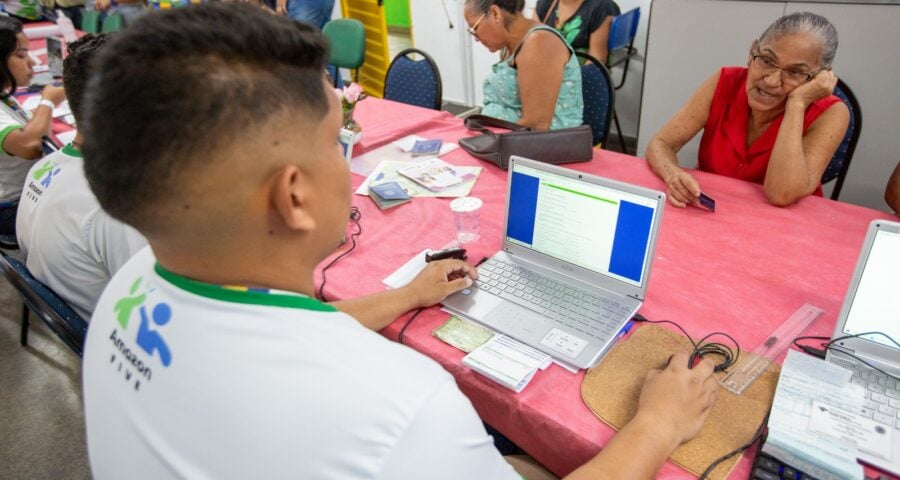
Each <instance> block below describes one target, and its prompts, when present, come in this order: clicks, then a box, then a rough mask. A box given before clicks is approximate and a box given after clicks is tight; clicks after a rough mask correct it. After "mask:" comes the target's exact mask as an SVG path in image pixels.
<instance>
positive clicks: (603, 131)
mask: <svg viewBox="0 0 900 480" xmlns="http://www.w3.org/2000/svg"><path fill="white" fill-rule="evenodd" d="M575 54H576V55H578V58H579V59H580V60H581V64H582V65H581V94H582V96H583V98H584V113H583V121H584V123H585V124H587V125H590V126H591V131H592V132H593V137H594V139H593V141H594V145H597V144H600V145H602V146H604V147H605V146H606V140H607V139H608V138H609V127H610V119H611V118H612V115H613V111H614V107H615V104H616V96H615V89H613V85H612V79H610V76H609V71H608V70H607V69H606V67H604V66H603V64H602V63H600V61H599V60H597V59H596V58H594V57H592V56H590V55H588V54H586V53H582V52H576V53H575ZM620 141H621V139H620Z"/></svg>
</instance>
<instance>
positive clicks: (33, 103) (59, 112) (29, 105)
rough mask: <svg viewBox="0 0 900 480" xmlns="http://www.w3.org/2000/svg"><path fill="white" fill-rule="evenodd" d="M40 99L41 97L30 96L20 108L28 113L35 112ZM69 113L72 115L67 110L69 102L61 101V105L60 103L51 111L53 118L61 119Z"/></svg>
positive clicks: (69, 110)
mask: <svg viewBox="0 0 900 480" xmlns="http://www.w3.org/2000/svg"><path fill="white" fill-rule="evenodd" d="M41 98H42V97H41V96H40V95H32V96H30V97H28V98H27V99H25V101H24V102H22V108H24V109H25V110H28V111H34V110H36V109H37V108H38V106H39V105H40V104H41ZM70 113H72V109H71V108H69V101H68V100H63V102H62V103H60V104H59V105H57V106H56V108H54V109H53V118H57V117H62V116H64V115H68V114H70Z"/></svg>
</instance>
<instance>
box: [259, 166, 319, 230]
mask: <svg viewBox="0 0 900 480" xmlns="http://www.w3.org/2000/svg"><path fill="white" fill-rule="evenodd" d="M311 187H312V183H311V182H310V181H309V178H308V177H307V176H306V175H305V174H304V173H303V172H302V171H301V170H300V169H299V168H297V167H296V166H294V165H287V166H285V167H282V169H281V170H279V171H278V173H277V174H276V176H275V182H274V183H273V186H272V190H271V192H270V195H271V201H272V205H274V206H275V212H276V213H277V215H278V217H279V218H280V219H281V221H282V223H283V225H284V226H285V228H287V229H288V230H293V231H303V232H310V231H312V230H314V229H315V228H316V220H315V218H313V216H312V212H310V211H309V210H308V208H309V199H310V196H311V195H312V190H311Z"/></svg>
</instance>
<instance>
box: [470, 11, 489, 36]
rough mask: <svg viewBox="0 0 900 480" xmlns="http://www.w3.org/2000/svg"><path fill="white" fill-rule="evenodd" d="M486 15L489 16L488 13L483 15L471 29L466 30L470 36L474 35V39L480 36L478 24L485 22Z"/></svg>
mask: <svg viewBox="0 0 900 480" xmlns="http://www.w3.org/2000/svg"><path fill="white" fill-rule="evenodd" d="M486 15H487V12H484V13H482V14H481V16H480V17H478V20H475V23H473V24H472V26H471V27H469V28H467V29H466V31H467V32H469V35H472V36H473V37H475V36H477V35H478V33H477V30H478V24H480V23H481V21H482V20H484V17H485V16H486Z"/></svg>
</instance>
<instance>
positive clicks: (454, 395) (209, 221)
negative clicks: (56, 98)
mask: <svg viewBox="0 0 900 480" xmlns="http://www.w3.org/2000/svg"><path fill="white" fill-rule="evenodd" d="M117 35H119V37H118V38H117V39H116V41H115V42H114V43H112V44H111V45H109V47H108V48H107V49H106V51H104V52H103V53H102V54H101V57H100V58H98V63H96V68H97V70H96V72H95V83H94V84H93V85H94V86H95V87H96V90H94V91H92V92H91V93H90V94H89V105H88V108H87V109H86V111H87V112H88V113H87V119H86V123H85V124H86V125H87V127H88V128H87V130H86V131H85V132H84V133H85V143H84V152H85V173H86V174H87V177H88V180H89V182H90V185H91V187H92V188H93V190H94V192H95V193H96V195H97V198H98V199H99V201H100V204H101V205H102V206H103V207H104V208H105V209H107V211H109V212H110V214H111V215H113V216H114V217H116V218H118V219H120V220H122V221H124V222H126V223H129V224H131V225H133V226H134V227H135V228H136V229H137V230H138V231H140V232H141V233H143V234H144V235H145V236H146V238H147V240H148V241H149V243H150V247H151V248H149V249H145V250H143V251H141V252H140V253H138V254H137V255H135V256H134V257H133V258H132V259H131V261H129V262H128V263H127V264H126V265H125V266H124V267H123V268H122V269H121V270H120V271H119V272H118V273H117V274H116V275H115V276H114V277H113V279H112V281H111V282H110V283H109V285H108V286H107V288H106V291H104V293H103V295H102V296H101V298H100V302H99V303H98V305H97V309H96V310H95V312H94V317H93V319H92V321H91V325H90V328H89V330H88V336H87V342H86V346H85V356H84V363H83V365H84V370H83V371H84V382H83V384H84V403H85V421H86V425H87V443H88V453H89V455H90V463H91V468H92V473H93V475H94V477H95V478H98V479H101V480H102V479H107V478H129V477H133V476H140V477H144V478H160V479H163V478H185V477H204V478H206V477H208V478H249V477H258V476H260V475H263V476H277V477H284V478H340V479H350V478H367V479H368V478H409V479H424V478H427V479H462V478H478V479H496V478H507V479H511V480H512V479H518V478H519V477H518V475H516V474H515V472H514V471H513V469H512V468H511V467H510V466H509V464H508V463H506V462H505V461H504V460H503V457H501V456H500V454H499V452H498V451H497V450H496V449H495V447H494V446H493V443H492V441H491V437H490V436H488V435H487V433H486V432H485V429H484V427H483V424H482V423H481V421H480V419H479V417H478V415H477V413H476V412H475V410H474V408H472V405H471V403H470V402H469V400H468V399H467V398H466V397H465V396H464V395H463V394H462V393H461V392H460V390H459V389H458V388H457V386H456V383H455V382H454V379H453V377H452V376H451V375H450V374H449V373H447V372H446V371H445V370H443V369H442V368H441V367H440V366H439V365H438V364H437V363H436V362H434V361H432V360H431V359H428V358H426V357H424V356H422V355H420V354H419V353H417V352H415V351H413V350H411V349H409V348H407V347H405V346H403V345H400V344H397V343H394V342H391V341H389V340H388V339H386V338H385V337H383V336H381V335H379V334H378V333H376V332H375V331H373V330H379V329H381V328H383V327H384V326H386V325H388V324H389V323H390V322H392V321H393V320H394V319H395V318H397V316H399V315H400V314H401V313H403V312H405V311H407V310H410V309H412V308H415V307H422V306H427V305H432V304H435V303H437V302H440V301H441V300H442V299H443V298H445V296H446V295H449V294H451V293H453V292H455V291H458V290H460V289H462V288H465V287H467V286H470V285H471V284H472V281H473V279H474V278H475V277H476V272H475V269H474V268H473V267H471V266H469V265H468V264H467V263H465V262H462V261H459V260H444V261H437V262H431V263H429V264H428V265H427V266H426V268H425V269H424V270H423V271H422V272H421V273H420V274H419V275H418V276H417V277H416V278H415V279H414V280H413V281H412V283H410V284H408V285H407V286H405V287H402V288H398V289H394V290H389V291H384V292H381V293H377V294H374V295H370V296H367V297H361V298H357V299H351V300H346V301H340V302H335V303H334V304H333V305H329V304H324V303H321V302H319V301H318V300H316V299H315V298H314V297H313V292H314V288H315V287H314V281H313V272H314V270H315V268H316V265H317V264H318V263H319V262H321V261H322V259H324V258H325V257H326V256H328V255H329V254H330V253H331V252H332V251H333V250H334V248H335V247H336V246H337V245H338V244H339V243H340V242H341V238H342V237H343V236H344V233H345V231H346V228H347V221H348V215H349V211H350V201H351V184H350V172H349V170H348V166H347V163H346V162H345V161H344V160H343V154H342V152H341V147H340V146H339V145H338V143H337V138H338V134H339V132H340V128H341V123H342V114H341V107H340V105H339V103H338V99H337V97H336V96H335V95H334V93H333V89H332V88H331V86H330V84H329V83H328V82H327V81H326V79H325V76H324V75H323V71H324V66H325V62H326V58H327V49H328V47H327V42H326V40H325V38H324V36H322V35H321V34H320V33H319V32H318V31H317V30H315V29H314V27H312V26H310V25H307V24H305V23H301V22H294V21H292V20H289V19H287V18H285V17H282V16H276V15H271V14H268V13H266V12H265V11H263V10H262V9H259V8H256V7H253V6H251V5H247V4H242V3H209V4H205V5H200V6H195V7H190V8H185V9H176V10H167V11H161V12H159V13H156V14H153V15H148V16H146V17H145V18H143V19H141V20H139V21H138V22H136V23H135V24H134V25H133V26H132V27H130V28H129V29H128V30H126V31H124V32H121V33H118V34H117ZM111 92H115V95H113V94H111ZM160 105H165V107H166V108H159V106H160ZM173 118H177V119H179V128H175V129H173V128H172V119H173ZM298 132H301V133H300V134H298ZM160 138H165V139H166V141H165V142H160V141H159V139H160ZM161 172H164V173H165V174H161ZM225 285H227V286H228V287H225ZM335 307H337V308H335ZM366 327H368V328H366ZM712 370H713V364H712V363H711V360H705V361H703V362H701V363H700V364H699V365H698V366H695V367H694V368H693V369H689V368H687V355H686V354H679V355H676V357H675V358H674V359H673V360H672V362H671V365H670V366H669V367H668V368H666V370H664V371H661V372H660V371H655V372H653V373H651V374H649V375H648V378H647V380H646V382H645V385H644V391H643V394H642V396H641V400H640V406H639V409H638V412H637V414H636V416H635V418H634V420H632V421H631V423H629V424H628V425H627V426H626V427H624V428H623V429H622V431H621V432H620V433H619V434H618V435H617V436H616V437H615V438H614V439H613V440H612V441H611V442H610V443H609V445H608V446H607V447H606V448H604V449H603V451H602V452H601V453H600V454H599V455H598V456H597V458H596V459H594V460H592V461H591V463H590V464H589V465H587V466H585V467H584V468H583V469H582V470H579V472H580V473H581V474H584V475H586V474H590V473H591V472H592V471H594V472H595V471H598V470H599V471H604V472H607V473H606V474H607V475H608V476H609V477H610V478H634V477H647V478H649V477H650V476H652V475H653V473H654V472H655V471H656V470H657V469H658V468H659V467H660V466H661V465H662V464H663V462H665V459H666V457H667V456H668V455H669V454H670V453H671V452H672V451H673V450H674V449H675V448H676V447H677V446H678V445H679V444H680V443H681V442H682V441H685V440H687V439H689V438H691V437H692V436H694V435H695V434H696V433H697V431H698V430H699V429H700V426H701V425H702V423H703V421H704V419H705V418H706V416H707V415H708V413H709V410H710V408H711V406H712V404H713V403H714V401H715V390H716V386H717V383H716V377H715V376H714V375H713V373H712ZM448 419H450V421H448ZM635 451H640V452H641V454H640V455H635V454H634V452H635ZM123 452H127V454H123Z"/></svg>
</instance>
